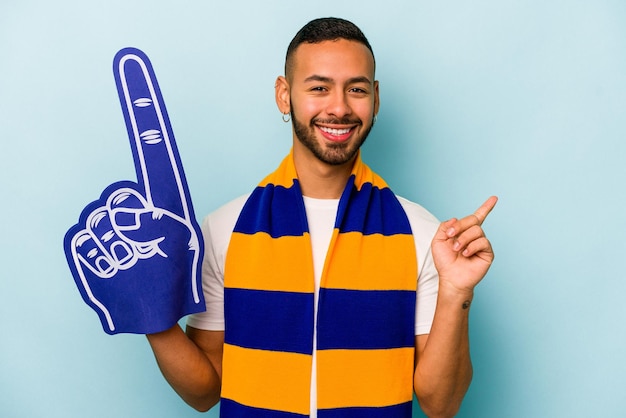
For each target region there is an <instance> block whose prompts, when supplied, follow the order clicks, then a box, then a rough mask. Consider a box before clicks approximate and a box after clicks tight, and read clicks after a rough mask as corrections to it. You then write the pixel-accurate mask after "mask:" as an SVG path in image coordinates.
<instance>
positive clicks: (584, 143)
mask: <svg viewBox="0 0 626 418" xmlns="http://www.w3.org/2000/svg"><path fill="white" fill-rule="evenodd" d="M328 15H333V16H341V17H345V18H348V19H350V20H353V21H354V22H355V23H357V24H358V25H359V26H360V27H361V28H362V29H363V30H364V32H365V33H366V35H367V36H368V37H369V39H370V42H371V43H372V45H373V47H374V51H375V53H376V58H377V61H378V70H377V78H378V79H379V80H380V82H381V99H382V107H381V111H380V114H379V117H378V124H377V126H376V127H375V128H374V130H373V133H372V135H371V137H370V139H369V140H368V143H367V144H366V145H365V149H364V155H365V158H366V160H367V161H368V162H369V164H370V165H371V166H372V167H373V168H374V169H375V170H377V171H378V172H379V173H380V174H382V175H383V176H384V177H385V178H386V180H387V181H388V182H389V183H390V184H391V185H392V186H393V187H394V189H395V190H396V191H397V192H398V193H399V194H401V195H403V196H405V197H407V198H410V199H412V200H416V201H418V202H420V203H422V204H423V205H424V206H425V207H427V208H428V209H429V210H431V211H432V212H433V213H434V214H435V215H436V216H438V217H439V218H441V219H445V218H448V217H452V216H462V215H465V214H467V213H470V212H472V211H473V210H474V209H475V208H476V207H477V206H478V205H479V204H480V203H482V201H483V200H484V199H485V198H487V197H488V196H489V195H491V194H497V195H498V196H499V197H500V202H499V204H498V206H497V207H496V209H495V210H494V212H493V213H492V215H491V216H490V217H489V219H488V220H487V222H486V224H485V228H486V230H487V231H488V234H489V236H490V238H491V240H492V242H493V245H494V247H495V249H496V253H497V254H496V261H495V264H494V266H493V268H492V270H491V271H490V273H489V274H488V276H487V277H486V278H485V280H484V281H483V282H482V283H481V284H480V285H479V287H478V288H477V292H476V293H477V294H476V298H475V302H474V304H473V307H472V322H471V342H472V352H473V359H474V365H475V377H474V381H473V383H472V386H471V388H470V390H469V393H468V394H467V397H466V399H465V401H464V404H463V407H462V409H461V413H460V414H459V416H461V417H589V416H601V417H618V416H623V412H622V409H623V403H624V401H623V400H624V391H625V390H626V362H624V361H623V355H624V352H626V347H625V346H626V333H625V332H624V325H623V320H624V318H625V316H626V315H625V314H626V308H625V303H624V293H626V283H625V281H624V271H623V270H624V269H623V264H624V262H623V259H624V254H625V252H626V251H625V250H626V244H625V239H624V236H623V235H624V231H625V230H626V225H625V218H624V204H625V203H626V193H625V188H624V184H623V181H624V178H625V175H626V164H625V163H624V162H625V157H626V135H625V134H626V126H625V122H624V120H625V118H624V116H623V115H624V112H625V110H626V25H625V18H626V3H625V2H623V1H620V0H614V1H610V0H595V1H592V0H588V1H577V0H569V1H564V0H553V1H548V2H546V1H539V0H528V1H511V0H508V1H507V0H477V1H472V2H467V1H460V0H450V1H441V2H430V1H421V0H420V1H412V2H409V1H405V2H400V1H393V0H387V1H385V2H379V1H377V2H368V1H364V0H357V1H352V2H337V1H335V0H320V1H318V2H315V3H296V2H293V1H264V2H252V1H250V2H242V1H236V0H234V1H230V2H201V1H187V2H178V3H175V2H157V1H134V2H131V1H108V2H83V1H78V0H76V1H69V0H65V1H56V2H45V1H33V0H25V1H17V0H4V1H3V2H2V3H1V5H0V135H1V141H2V145H1V151H0V179H1V180H0V196H1V199H2V200H1V205H0V215H1V216H0V231H1V238H2V239H1V245H2V249H1V251H0V266H1V269H2V270H1V273H0V274H1V278H0V321H1V322H0V330H1V332H2V337H1V340H0V415H2V416H3V417H78V416H89V417H174V416H175V417H195V416H200V414H198V413H197V412H195V411H193V410H191V409H190V408H189V407H187V406H186V405H185V404H184V403H183V402H182V401H181V400H179V398H178V397H177V395H176V394H175V393H174V392H173V391H172V390H171V389H170V388H169V386H168V385H167V383H166V382H165V381H164V379H163V378H162V377H161V375H160V372H159V370H158V368H157V366H156V363H155V361H154V359H153V356H152V354H151V351H150V349H149V347H148V344H147V342H146V341H145V337H143V336H137V335H120V336H114V337H112V336H109V335H106V334H105V333H104V332H103V331H102V329H101V327H100V324H99V321H98V318H97V316H96V314H95V313H94V312H92V311H91V310H90V309H89V308H88V307H87V306H86V305H85V304H84V303H83V301H82V299H81V298H80V295H79V293H78V291H77V289H76V287H75V285H74V281H73V280H72V277H71V275H70V271H69V269H68V267H67V265H66V262H65V257H64V255H63V246H62V239H63V235H64V233H65V231H66V230H67V229H68V228H69V227H70V226H71V225H73V224H74V223H75V222H76V221H77V219H78V216H79V214H80V211H81V210H82V208H83V207H84V206H85V205H86V204H87V203H89V202H91V201H92V200H94V199H96V198H97V197H98V196H99V195H100V192H101V191H102V190H103V189H104V188H105V187H106V186H108V185H109V184H111V183H113V182H116V181H119V180H127V179H130V180H132V179H134V178H135V177H134V176H135V172H134V168H133V162H132V157H131V153H130V147H129V143H128V139H127V135H126V130H125V127H124V121H123V118H122V113H121V109H120V107H119V101H118V98H117V93H116V89H115V84H114V81H113V75H112V70H111V63H112V60H113V56H114V55H115V53H116V52H117V51H118V50H119V49H121V48H123V47H126V46H135V47H138V48H140V49H142V50H143V51H145V52H146V53H147V54H148V56H149V57H150V58H151V60H152V63H153V65H154V68H155V71H156V74H157V77H158V80H159V83H160V85H161V89H162V92H163V96H164V98H165V102H166V105H167V109H168V111H169V114H170V117H171V122H172V126H173V129H174V132H175V134H176V138H177V142H178V147H179V149H180V152H181V157H182V160H183V162H184V167H185V171H186V175H187V179H188V181H189V187H190V190H191V194H192V197H193V199H194V204H195V210H196V214H197V215H198V216H199V217H202V216H204V214H206V213H208V212H210V211H211V210H213V209H215V208H217V207H218V206H219V205H221V204H222V203H224V202H226V201H228V200H230V199H231V198H234V197H236V196H238V195H240V194H242V193H245V192H247V191H249V190H251V188H252V187H253V186H254V185H255V184H256V182H257V181H258V180H259V179H260V178H261V177H262V176H263V175H265V174H266V173H267V172H268V171H270V170H271V169H273V168H274V166H275V165H277V164H278V162H279V161H280V159H281V158H282V157H283V155H284V154H285V153H286V152H287V150H288V148H289V145H290V141H291V134H290V126H289V125H288V124H284V123H283V122H282V121H281V115H280V113H279V111H278V110H277V108H276V106H275V104H274V92H273V86H274V80H275V77H276V76H277V75H279V74H281V73H282V66H283V59H284V52H285V50H286V47H287V44H288V42H289V40H290V39H291V38H292V36H293V35H294V34H295V32H296V31H297V30H298V29H299V28H300V27H301V26H302V25H303V24H304V23H306V22H307V21H309V20H310V19H312V18H316V17H320V16H328ZM415 415H416V416H420V414H419V412H417V409H416V414H415ZM204 416H208V417H215V416H217V413H216V412H210V413H208V414H206V415H204Z"/></svg>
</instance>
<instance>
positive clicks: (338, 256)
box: [148, 18, 496, 417]
mask: <svg viewBox="0 0 626 418" xmlns="http://www.w3.org/2000/svg"><path fill="white" fill-rule="evenodd" d="M374 74H375V60H374V55H373V52H372V49H371V46H370V45H369V43H368V41H367V39H366V38H365V36H364V35H363V34H362V33H361V31H360V30H359V29H358V28H357V27H356V26H354V25H353V24H352V23H350V22H347V21H345V20H342V19H334V18H328V19H317V20H314V21H312V22H309V23H308V24H307V25H305V27H303V28H302V29H301V30H300V32H298V34H297V35H296V37H295V38H294V39H293V41H292V42H291V44H290V46H289V48H288V51H287V57H286V63H285V76H284V77H282V76H281V77H278V79H277V81H276V86H275V91H276V103H277V105H278V108H279V110H280V111H281V112H282V113H283V120H285V121H289V118H290V119H291V122H292V125H293V147H292V150H291V152H290V153H289V155H288V156H287V157H286V158H285V160H284V161H283V162H282V163H281V165H280V167H279V168H278V169H277V171H276V172H274V173H272V174H271V175H269V176H268V177H267V178H266V179H264V180H263V181H262V182H261V183H260V184H259V186H258V187H257V189H255V190H254V191H253V193H252V194H251V195H249V196H244V197H242V198H239V199H236V200H235V201H233V202H231V203H229V204H227V205H226V206H224V207H223V208H221V209H219V210H218V211H216V212H215V213H214V214H211V215H210V216H209V217H207V219H206V220H205V222H204V225H203V232H204V234H205V241H206V251H205V260H204V267H203V287H204V292H205V297H206V301H207V312H206V313H203V314H198V315H194V316H192V317H190V319H189V322H188V326H187V332H186V333H184V332H183V331H182V330H181V329H180V327H178V326H175V327H174V328H172V329H170V330H168V331H165V332H163V333H159V334H152V335H148V340H149V342H150V344H151V346H152V349H153V351H154V353H155V356H156V358H157V361H158V364H159V366H160V368H161V370H162V372H163V374H164V376H165V378H166V379H167V380H168V382H169V383H170V384H171V385H172V387H173V388H174V389H175V390H176V391H177V393H178V394H179V395H180V396H181V397H182V398H183V399H184V400H185V401H186V402H187V403H189V404H190V405H192V406H193V407H194V408H196V409H198V410H207V409H209V408H211V407H212V406H213V405H215V404H216V403H217V402H218V401H220V399H221V401H222V402H221V409H222V415H223V416H226V417H229V416H237V417H239V416H264V417H265V416H271V417H274V416H277V417H278V416H280V417H283V416H285V417H287V416H294V417H296V416H307V415H309V414H310V416H320V417H324V416H328V417H335V416H336V417H353V416H354V417H363V416H375V417H386V416H389V417H409V416H410V415H411V398H412V393H413V392H415V394H416V395H417V398H418V400H419V403H420V406H421V407H422V409H423V411H424V412H425V413H426V414H427V415H429V416H452V415H454V414H455V413H456V412H457V411H458V409H459V407H460V404H461V401H462V399H463V397H464V395H465V393H466V391H467V388H468V387H469V384H470V381H471V375H472V366H471V361H470V356H469V343H468V313H469V306H470V303H471V301H472V298H473V290H474V287H475V286H476V285H477V284H478V282H479V281H480V280H481V279H482V278H483V277H484V275H485V274H486V272H487V270H488V269H489V266H490V265H491V262H492V260H493V252H492V249H491V245H490V243H489V241H488V240H487V238H486V237H485V235H484V232H483V230H482V229H481V226H480V225H481V223H482V222H483V221H484V219H485V217H486V216H487V215H488V213H489V212H490V211H491V209H492V208H493V206H494V205H495V203H496V198H495V197H492V198H490V199H488V200H487V202H485V203H484V204H483V206H481V207H480V208H479V209H478V210H477V211H476V212H475V213H474V214H473V215H470V216H467V217H465V218H462V219H460V220H457V219H451V220H449V221H447V222H444V223H441V224H439V223H438V222H437V221H436V220H435V219H434V218H433V217H432V215H430V214H429V213H428V212H426V211H425V210H424V209H423V208H421V207H420V206H418V205H416V204H414V203H411V202H408V201H406V200H405V199H402V198H398V197H396V196H395V195H394V194H393V193H391V191H390V190H389V188H388V187H387V185H386V184H385V183H384V181H383V180H382V179H381V178H380V177H378V176H377V175H376V174H375V173H373V172H371V170H370V169H369V168H368V167H367V166H365V165H364V164H363V163H362V161H361V160H360V153H359V149H360V146H361V145H362V144H363V142H364V141H365V139H366V137H367V135H368V133H369V131H370V129H371V128H372V126H373V125H374V122H375V120H376V114H377V113H378V109H379V104H380V103H379V90H378V82H377V81H375V78H374ZM220 396H221V398H220Z"/></svg>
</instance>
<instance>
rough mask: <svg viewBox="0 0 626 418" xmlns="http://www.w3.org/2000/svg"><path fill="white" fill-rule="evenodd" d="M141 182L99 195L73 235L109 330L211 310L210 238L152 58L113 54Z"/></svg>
mask: <svg viewBox="0 0 626 418" xmlns="http://www.w3.org/2000/svg"><path fill="white" fill-rule="evenodd" d="M113 73H114V75H115V82H116V84H117V91H118V94H119V98H120V102H121V105H122V111H123V113H124V119H125V121H126V128H127V130H128V137H129V139H130V146H131V149H132V154H133V159H134V162H135V170H136V172H137V182H136V183H134V182H130V181H120V182H116V183H114V184H111V185H110V186H109V187H107V188H106V189H105V190H104V192H103V193H102V195H101V196H100V199H98V200H97V201H95V202H92V203H90V204H89V205H88V206H87V207H86V208H85V209H84V210H83V211H82V213H81V215H80V219H79V222H78V223H77V224H76V225H74V226H73V227H72V228H70V230H69V231H68V232H67V234H66V235H65V240H64V247H65V255H66V257H67V262H68V264H69V267H70V269H71V271H72V275H73V276H74V280H75V281H76V285H77V286H78V289H79V291H80V293H81V295H82V297H83V299H84V301H85V302H86V303H87V304H88V305H89V306H91V307H92V308H93V309H94V310H95V311H96V312H97V314H98V316H99V317H100V321H101V322H102V327H103V328H104V331H105V332H107V333H109V334H117V333H137V334H150V333H155V332H159V331H164V330H166V329H169V328H170V327H172V326H173V325H174V324H175V323H176V322H177V321H178V320H180V319H181V318H182V317H183V316H185V315H188V314H191V313H195V312H201V311H204V309H205V305H204V297H203V294H202V283H201V277H200V272H201V263H202V255H203V241H202V234H201V232H200V227H199V225H198V223H197V221H196V219H195V216H194V212H193V207H192V204H191V198H190V195H189V188H188V187H187V181H186V179H185V174H184V172H183V166H182V163H181V160H180V156H179V154H178V149H177V148H176V141H175V140H174V133H173V132H172V128H171V126H170V122H169V118H168V116H167V111H166V109H165V103H164V102H163V97H162V96H161V91H160V89H159V85H158V83H157V79H156V77H155V75H154V71H153V69H152V65H151V64H150V61H149V60H148V57H147V56H146V55H145V54H144V53H143V52H141V51H139V50H138V49H134V48H125V49H122V50H121V51H119V52H118V53H117V54H116V55H115V58H114V60H113Z"/></svg>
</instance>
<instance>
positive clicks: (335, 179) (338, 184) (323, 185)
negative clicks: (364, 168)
mask: <svg viewBox="0 0 626 418" xmlns="http://www.w3.org/2000/svg"><path fill="white" fill-rule="evenodd" d="M298 151H301V150H297V149H294V155H293V159H294V164H295V166H296V171H297V172H298V180H299V181H300V188H301V189H302V194H303V195H304V196H307V197H313V198H316V199H339V198H340V197H341V194H342V193H343V191H344V189H345V187H346V182H347V181H348V178H349V177H350V173H351V172H352V165H353V164H354V159H352V160H351V161H349V162H347V163H345V164H341V165H329V164H326V163H324V162H322V161H320V160H318V159H317V158H316V157H315V156H313V155H312V154H311V155H307V153H306V152H298ZM355 158H356V157H355Z"/></svg>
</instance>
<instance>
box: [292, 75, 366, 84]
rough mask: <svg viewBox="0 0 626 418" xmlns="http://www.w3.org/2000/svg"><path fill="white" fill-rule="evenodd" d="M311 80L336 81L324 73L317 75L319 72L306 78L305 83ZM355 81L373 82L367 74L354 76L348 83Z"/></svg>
mask: <svg viewBox="0 0 626 418" xmlns="http://www.w3.org/2000/svg"><path fill="white" fill-rule="evenodd" d="M311 81H318V82H321V83H334V80H333V79H332V78H330V77H326V76H323V75H317V74H313V75H311V76H309V77H307V78H305V79H304V82H305V83H308V82H311ZM355 83H365V84H372V82H371V81H370V79H369V78H367V77H365V76H359V77H352V78H350V79H349V80H348V83H347V84H355Z"/></svg>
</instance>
